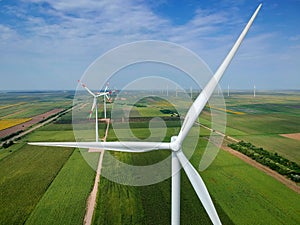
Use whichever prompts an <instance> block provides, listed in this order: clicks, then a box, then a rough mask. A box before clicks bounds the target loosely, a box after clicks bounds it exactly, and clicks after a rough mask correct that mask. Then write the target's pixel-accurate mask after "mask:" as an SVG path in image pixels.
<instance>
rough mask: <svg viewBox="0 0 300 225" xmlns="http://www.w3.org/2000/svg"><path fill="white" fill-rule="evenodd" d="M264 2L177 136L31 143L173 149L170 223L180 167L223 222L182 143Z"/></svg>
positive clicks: (176, 209)
mask: <svg viewBox="0 0 300 225" xmlns="http://www.w3.org/2000/svg"><path fill="white" fill-rule="evenodd" d="M261 6H262V4H260V5H259V6H258V7H257V9H256V11H255V12H254V14H253V15H252V17H251V19H250V20H249V22H248V23H247V25H246V27H245V28H244V30H243V32H242V33H241V34H240V36H239V38H238V39H237V41H236V42H235V44H234V45H233V47H232V49H231V50H230V52H229V53H228V55H227V56H226V58H225V59H224V61H223V62H222V64H221V65H220V67H219V68H218V70H217V71H216V73H215V74H214V76H213V77H212V78H211V79H210V81H209V82H208V83H207V85H206V86H205V88H204V89H203V90H202V92H201V93H200V94H199V95H198V97H197V98H196V100H195V101H194V102H193V104H192V106H191V107H190V108H189V110H188V112H187V114H186V116H185V118H184V121H183V124H182V126H181V129H180V131H179V134H178V136H173V137H172V138H171V141H170V142H37V143H29V144H31V145H40V146H58V147H73V148H74V147H75V148H93V149H106V150H110V151H119V152H139V153H140V152H149V151H155V150H160V149H164V150H170V151H171V152H172V207H171V222H172V225H178V224H180V173H179V170H180V169H181V167H183V169H184V171H185V173H186V174H187V177H188V178H189V180H190V182H191V184H192V186H193V188H194V190H195V192H196V194H197V196H198V198H199V199H200V201H201V203H202V205H203V207H204V208H205V210H206V212H207V214H208V216H209V218H210V220H211V221H212V223H213V224H221V221H220V219H219V216H218V213H217V211H216V209H215V207H214V204H213V202H212V200H211V197H210V195H209V193H208V190H207V188H206V186H205V184H204V182H203V180H202V178H201V177H200V175H199V173H198V172H197V170H196V169H195V168H194V167H193V166H192V164H191V163H190V162H189V160H188V159H187V158H186V156H185V155H184V153H183V151H182V143H183V141H184V139H185V138H186V136H187V135H188V133H189V131H190V130H191V128H192V126H193V125H194V123H195V121H196V120H197V118H198V116H199V115H200V113H201V111H202V110H203V108H204V107H205V105H206V103H207V102H208V100H209V98H210V96H211V95H212V93H213V91H214V89H215V88H216V86H217V85H218V83H219V81H220V79H221V78H222V76H223V74H224V72H225V70H226V69H227V67H228V65H229V64H230V62H231V60H232V58H233V56H234V55H235V53H236V51H237V50H238V48H239V46H240V44H241V42H242V41H243V39H244V37H245V36H246V34H247V32H248V30H249V28H250V27H251V25H252V23H253V21H254V19H255V17H256V16H257V14H258V12H259V10H260V8H261Z"/></svg>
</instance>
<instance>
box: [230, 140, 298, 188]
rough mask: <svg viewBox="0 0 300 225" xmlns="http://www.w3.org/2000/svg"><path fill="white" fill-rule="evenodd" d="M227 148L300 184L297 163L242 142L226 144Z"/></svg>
mask: <svg viewBox="0 0 300 225" xmlns="http://www.w3.org/2000/svg"><path fill="white" fill-rule="evenodd" d="M228 146H229V147H230V148H232V149H234V150H236V151H239V152H241V153H243V154H244V155H247V156H248V157H250V158H251V159H253V160H255V161H257V162H259V163H261V164H263V165H265V166H267V167H269V168H270V169H272V170H275V171H276V172H278V173H279V174H281V175H284V176H286V177H288V178H290V179H291V180H293V181H295V182H297V183H299V182H300V166H299V165H298V164H297V163H295V162H292V161H290V160H288V159H286V158H284V157H282V156H280V155H278V154H277V153H276V152H275V153H272V152H269V151H267V150H265V149H263V148H261V147H256V146H254V145H253V144H251V143H249V142H244V141H240V142H238V143H232V144H228Z"/></svg>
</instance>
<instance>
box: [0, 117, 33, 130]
mask: <svg viewBox="0 0 300 225" xmlns="http://www.w3.org/2000/svg"><path fill="white" fill-rule="evenodd" d="M30 120H31V118H23V119H2V120H0V130H4V129H7V128H10V127H13V126H16V125H18V124H22V123H25V122H27V121H30Z"/></svg>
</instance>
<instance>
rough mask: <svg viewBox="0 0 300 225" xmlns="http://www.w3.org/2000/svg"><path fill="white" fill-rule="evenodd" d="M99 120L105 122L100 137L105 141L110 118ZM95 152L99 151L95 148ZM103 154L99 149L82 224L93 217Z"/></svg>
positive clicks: (88, 224)
mask: <svg viewBox="0 0 300 225" xmlns="http://www.w3.org/2000/svg"><path fill="white" fill-rule="evenodd" d="M99 121H102V122H105V123H106V130H105V135H104V137H103V138H102V141H104V142H105V141H106V138H107V135H108V130H109V123H110V119H100V120H99ZM89 152H93V150H92V149H89ZM96 152H99V150H98V149H97V150H96ZM103 156H104V149H101V150H100V156H99V161H98V166H97V170H96V177H95V181H94V187H93V190H92V192H91V194H90V196H89V198H88V201H87V206H86V207H87V209H86V213H85V217H84V224H86V225H90V224H92V219H93V214H94V210H95V208H96V198H97V192H98V186H99V182H100V175H101V168H102V161H103Z"/></svg>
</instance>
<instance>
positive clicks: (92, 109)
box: [78, 80, 111, 142]
mask: <svg viewBox="0 0 300 225" xmlns="http://www.w3.org/2000/svg"><path fill="white" fill-rule="evenodd" d="M78 83H80V84H81V86H82V87H83V88H84V89H85V90H87V92H88V93H89V94H90V95H92V96H93V105H92V108H91V110H90V116H89V118H90V119H91V118H92V114H93V112H94V109H95V120H96V121H95V130H96V142H98V141H99V134H98V123H99V121H98V102H97V98H98V97H100V96H103V99H104V100H103V101H104V103H105V104H104V117H105V118H106V99H105V98H108V99H109V97H108V95H109V94H110V93H111V92H108V91H107V89H108V84H107V85H106V87H105V89H104V92H97V93H93V92H92V91H91V90H90V89H89V88H88V87H87V86H86V85H85V84H84V83H82V82H81V81H80V80H78Z"/></svg>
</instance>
